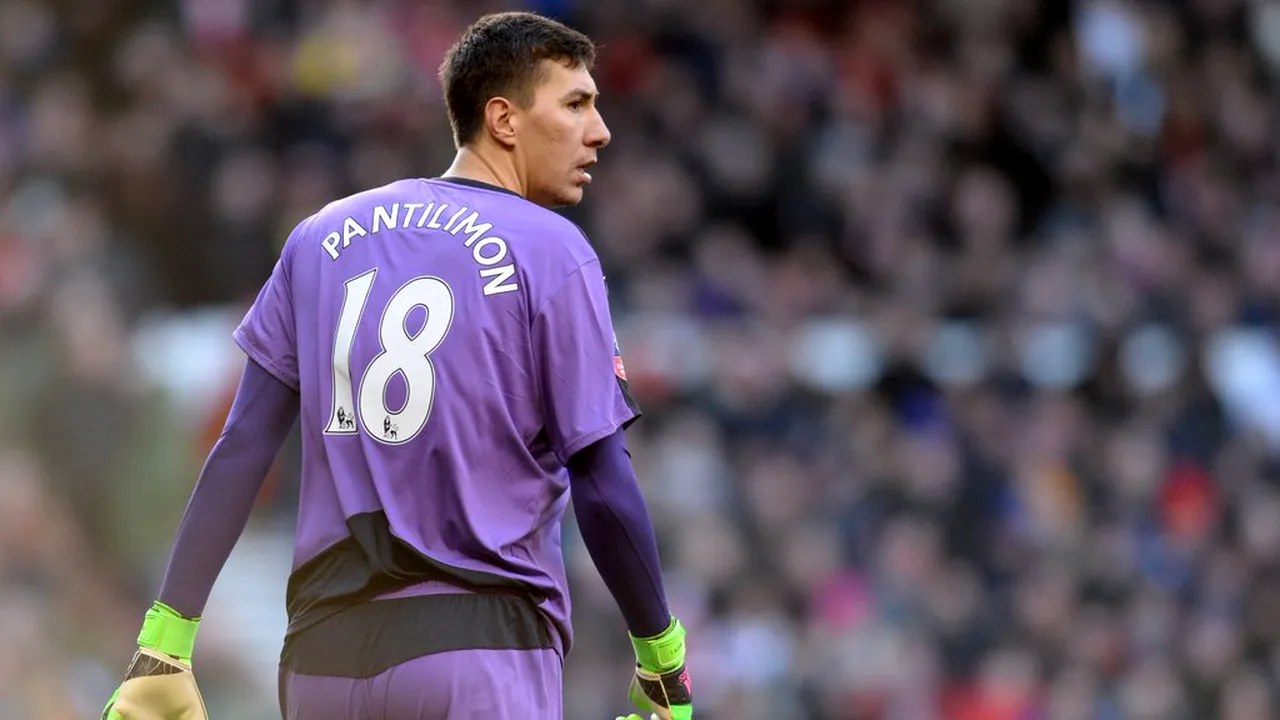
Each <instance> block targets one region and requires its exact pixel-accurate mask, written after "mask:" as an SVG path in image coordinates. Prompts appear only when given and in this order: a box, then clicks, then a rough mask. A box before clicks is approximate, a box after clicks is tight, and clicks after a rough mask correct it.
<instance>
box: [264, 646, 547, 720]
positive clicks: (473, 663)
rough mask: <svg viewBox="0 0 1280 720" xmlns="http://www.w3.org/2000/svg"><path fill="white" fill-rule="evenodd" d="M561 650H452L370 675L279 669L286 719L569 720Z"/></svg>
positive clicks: (282, 709)
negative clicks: (567, 717) (478, 719)
mask: <svg viewBox="0 0 1280 720" xmlns="http://www.w3.org/2000/svg"><path fill="white" fill-rule="evenodd" d="M562 678H563V668H562V664H561V658H560V653H559V652H557V651H556V650H554V649H537V650H453V651H449V652H442V653H435V654H431V655H424V656H422V657H419V658H415V659H413V660H409V661H406V662H404V663H401V664H399V665H395V666H393V667H391V668H390V669H388V670H386V671H384V672H382V673H380V674H378V675H374V676H373V677H368V678H346V677H326V676H322V675H304V674H300V673H297V672H294V671H291V670H287V669H284V668H281V670H280V709H281V712H282V713H283V716H284V718H285V720H380V719H381V718H396V720H451V719H453V718H488V719H490V720H529V719H530V718H538V719H539V720H544V719H545V720H562V718H563V717H564V711H563V691H562Z"/></svg>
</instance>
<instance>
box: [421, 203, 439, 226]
mask: <svg viewBox="0 0 1280 720" xmlns="http://www.w3.org/2000/svg"><path fill="white" fill-rule="evenodd" d="M435 206H436V204H435V203H427V209H426V210H423V211H422V217H420V218H418V225H417V227H423V226H424V225H426V224H427V218H429V217H431V208H433V207H435Z"/></svg>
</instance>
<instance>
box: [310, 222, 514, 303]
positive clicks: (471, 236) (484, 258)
mask: <svg viewBox="0 0 1280 720" xmlns="http://www.w3.org/2000/svg"><path fill="white" fill-rule="evenodd" d="M402 206H403V210H404V217H403V219H402V218H401V215H400V211H401V209H402ZM448 207H449V205H448V204H446V203H441V204H439V205H437V204H436V203H392V204H391V205H376V206H374V207H373V209H372V221H371V226H372V228H373V230H372V231H370V230H367V229H365V226H364V225H361V224H360V222H359V221H357V220H356V219H355V218H354V217H351V216H347V217H345V218H343V220H342V229H341V230H334V231H333V232H330V233H329V234H328V235H325V236H324V239H322V240H321V241H320V247H321V249H323V250H324V252H325V254H327V255H328V256H329V258H330V259H331V260H337V259H338V258H339V256H340V255H341V254H342V249H343V248H347V247H350V246H351V241H352V240H354V239H355V238H363V237H368V236H370V235H374V236H376V235H378V233H380V232H382V231H383V230H384V229H385V230H395V229H396V228H405V229H407V228H409V227H410V224H411V223H413V214H414V212H415V211H419V210H421V214H420V215H419V217H418V221H417V223H416V227H418V228H428V229H431V230H444V231H445V232H446V233H449V234H451V235H453V236H454V237H459V236H462V237H465V240H463V242H462V245H463V247H466V248H467V249H469V250H470V251H471V259H472V260H474V261H475V263H476V265H477V270H478V272H479V275H480V277H481V278H482V280H483V282H484V286H483V288H482V290H481V292H483V293H484V294H485V295H486V296H490V295H502V294H504V293H509V292H515V291H517V290H519V289H520V286H519V284H518V283H517V281H516V274H517V271H518V268H517V267H516V265H515V263H513V262H510V259H511V258H510V255H511V248H510V246H509V245H508V243H507V241H506V239H505V238H502V237H500V236H498V235H488V234H487V233H488V232H489V231H490V230H492V229H493V223H491V222H485V221H484V220H483V219H482V218H481V217H480V213H478V212H476V211H474V210H471V209H470V208H468V207H467V206H465V205H464V206H462V207H461V208H459V209H457V210H455V211H454V212H453V214H452V215H450V216H449V218H448V221H447V222H445V223H444V224H443V225H441V223H440V218H441V217H442V216H443V215H444V212H445V209H446V208H448ZM437 237H439V236H437ZM429 240H430V238H427V237H425V236H423V237H422V238H421V241H423V242H428V241H429ZM504 261H506V264H503V265H500V264H499V263H503V262H504Z"/></svg>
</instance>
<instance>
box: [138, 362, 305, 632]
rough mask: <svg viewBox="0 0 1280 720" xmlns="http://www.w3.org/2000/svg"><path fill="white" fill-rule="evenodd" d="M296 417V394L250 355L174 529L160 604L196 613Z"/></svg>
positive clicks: (236, 538) (237, 537) (202, 610)
mask: <svg viewBox="0 0 1280 720" xmlns="http://www.w3.org/2000/svg"><path fill="white" fill-rule="evenodd" d="M297 418H298V394H297V393H296V392H294V391H293V390H292V389H290V388H289V387H288V386H286V385H285V384H284V383H282V382H280V381H279V380H277V379H276V378H274V377H272V376H271V375H270V374H269V373H268V372H267V371H266V370H264V369H262V367H261V366H259V365H258V364H257V363H255V362H253V361H252V360H250V361H248V362H247V363H246V364H245V370H244V375H243V376H242V377H241V379H240V387H239V389H238V390H237V391H236V397H235V401H234V402H233V403H232V406H231V412H230V413H229V414H228V416H227V422H226V424H225V425H224V426H223V429H222V434H221V436H219V438H218V442H217V443H216V444H215V445H214V446H213V450H212V451H211V452H210V453H209V457H208V459H207V460H206V461H205V464H204V468H203V470H202V471H201V472H200V478H199V480H198V481H197V482H196V487H195V490H194V491H193V492H192V494H191V500H190V501H189V502H188V503H187V509H186V512H185V513H184V514H183V517H182V523H181V524H180V525H179V526H178V534H177V538H176V539H175V540H174V544H173V552H172V554H171V555H170V558H169V567H168V570H167V571H166V573H165V578H164V584H163V586H162V587H161V589H160V597H159V601H160V602H162V603H164V604H165V605H168V606H169V607H171V608H173V609H174V610H176V611H178V612H179V613H180V614H182V615H183V616H184V617H191V618H194V617H199V616H200V614H201V613H203V612H204V606H205V603H206V602H208V600H209V593H210V592H211V591H212V590H213V584H214V582H215V581H216V580H217V577H218V574H219V573H220V572H222V567H223V565H225V564H226V562H227V558H228V557H229V556H230V555H231V550H232V548H234V547H235V544H236V541H237V540H238V539H239V538H240V533H242V532H243V531H244V527H245V525H246V524H247V523H248V522H249V515H250V513H251V512H252V511H253V504H254V501H255V500H256V499H257V497H258V491H259V490H260V489H261V488H262V481H263V479H264V478H265V477H266V475H267V471H268V470H270V468H271V463H272V462H274V460H275V457H276V454H277V453H278V452H279V450H280V446H281V445H282V444H283V443H284V440H285V438H286V437H287V436H288V435H289V431H290V430H292V429H293V424H294V422H295V421H296V420H297Z"/></svg>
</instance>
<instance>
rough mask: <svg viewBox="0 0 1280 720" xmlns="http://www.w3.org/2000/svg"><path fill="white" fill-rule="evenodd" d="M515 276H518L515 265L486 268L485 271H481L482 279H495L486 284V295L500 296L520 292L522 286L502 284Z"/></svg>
mask: <svg viewBox="0 0 1280 720" xmlns="http://www.w3.org/2000/svg"><path fill="white" fill-rule="evenodd" d="M515 274H516V266H515V265H503V266H502V267H496V268H485V269H484V270H481V271H480V277H485V278H487V277H491V278H493V279H492V280H490V281H489V282H487V283H485V286H484V294H485V295H498V294H500V293H509V292H514V291H516V290H519V289H520V286H519V285H516V284H515V283H509V284H507V285H503V284H502V283H503V282H504V281H505V280H507V279H508V278H510V277H511V276H512V275H515Z"/></svg>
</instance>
